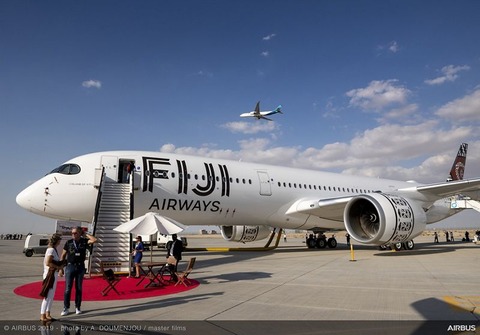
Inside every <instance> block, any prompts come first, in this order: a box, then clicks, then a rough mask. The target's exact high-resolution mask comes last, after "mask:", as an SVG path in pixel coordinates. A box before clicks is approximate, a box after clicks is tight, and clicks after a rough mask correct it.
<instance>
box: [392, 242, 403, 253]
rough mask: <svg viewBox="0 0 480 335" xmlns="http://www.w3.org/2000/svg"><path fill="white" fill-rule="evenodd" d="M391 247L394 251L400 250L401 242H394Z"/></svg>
mask: <svg viewBox="0 0 480 335" xmlns="http://www.w3.org/2000/svg"><path fill="white" fill-rule="evenodd" d="M393 247H394V248H395V251H400V250H402V243H400V242H399V243H395V244H394V245H393Z"/></svg>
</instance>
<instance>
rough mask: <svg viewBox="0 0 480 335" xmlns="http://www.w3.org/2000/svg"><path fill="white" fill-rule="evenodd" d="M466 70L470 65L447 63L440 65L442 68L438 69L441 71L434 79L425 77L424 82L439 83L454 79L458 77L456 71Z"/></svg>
mask: <svg viewBox="0 0 480 335" xmlns="http://www.w3.org/2000/svg"><path fill="white" fill-rule="evenodd" d="M468 70H470V66H468V65H462V66H454V65H447V66H444V67H442V69H441V70H440V72H441V73H442V75H441V76H439V77H437V78H434V79H427V80H425V83H426V84H428V85H441V84H444V83H446V82H449V81H455V80H456V79H457V78H458V74H457V73H458V72H460V71H468Z"/></svg>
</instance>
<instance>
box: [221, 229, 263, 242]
mask: <svg viewBox="0 0 480 335" xmlns="http://www.w3.org/2000/svg"><path fill="white" fill-rule="evenodd" d="M220 231H221V233H222V237H223V238H224V239H226V240H227V241H230V242H244V243H245V242H253V241H258V240H263V239H264V238H267V237H268V236H269V235H270V232H271V231H270V228H269V227H267V226H221V227H220Z"/></svg>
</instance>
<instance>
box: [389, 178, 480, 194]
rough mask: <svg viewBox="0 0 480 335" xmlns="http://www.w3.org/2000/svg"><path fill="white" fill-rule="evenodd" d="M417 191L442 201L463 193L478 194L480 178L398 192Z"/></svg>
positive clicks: (416, 187)
mask: <svg viewBox="0 0 480 335" xmlns="http://www.w3.org/2000/svg"><path fill="white" fill-rule="evenodd" d="M412 190H413V191H416V192H419V193H421V194H422V195H424V196H426V197H428V198H429V199H430V198H431V199H441V198H445V197H450V196H454V195H458V194H460V193H463V192H472V191H473V192H478V191H480V178H475V179H468V180H454V181H449V182H444V183H438V184H428V185H421V186H415V187H412V188H410V187H409V188H405V189H399V190H398V192H401V193H402V192H407V193H409V192H412Z"/></svg>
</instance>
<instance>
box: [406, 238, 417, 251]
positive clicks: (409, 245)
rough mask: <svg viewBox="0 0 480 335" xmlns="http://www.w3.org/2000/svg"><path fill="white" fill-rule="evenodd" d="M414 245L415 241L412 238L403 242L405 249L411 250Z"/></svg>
mask: <svg viewBox="0 0 480 335" xmlns="http://www.w3.org/2000/svg"><path fill="white" fill-rule="evenodd" d="M414 247H415V243H414V242H413V240H410V241H407V242H406V243H405V249H407V250H412V249H413V248H414Z"/></svg>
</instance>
